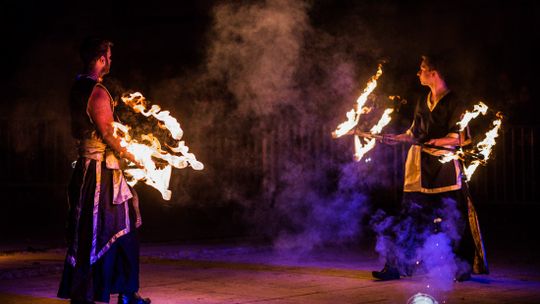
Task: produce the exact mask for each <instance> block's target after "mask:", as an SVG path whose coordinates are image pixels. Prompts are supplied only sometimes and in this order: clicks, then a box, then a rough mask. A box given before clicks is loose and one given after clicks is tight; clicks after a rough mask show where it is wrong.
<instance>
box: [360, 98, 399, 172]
mask: <svg viewBox="0 0 540 304" xmlns="http://www.w3.org/2000/svg"><path fill="white" fill-rule="evenodd" d="M392 112H394V109H391V108H389V109H386V110H384V113H383V115H382V116H381V119H379V122H377V124H376V125H374V126H373V127H372V128H371V130H370V132H371V133H372V134H379V133H381V132H382V129H383V128H384V127H385V126H386V125H387V124H388V123H390V121H391V120H392V117H391V116H390V114H392ZM375 143H376V140H375V139H374V138H371V139H369V140H367V142H366V143H365V144H362V140H361V139H360V137H359V136H358V135H354V160H356V161H360V160H361V159H362V157H364V155H365V154H366V153H367V152H369V151H370V150H371V149H373V148H374V147H375Z"/></svg>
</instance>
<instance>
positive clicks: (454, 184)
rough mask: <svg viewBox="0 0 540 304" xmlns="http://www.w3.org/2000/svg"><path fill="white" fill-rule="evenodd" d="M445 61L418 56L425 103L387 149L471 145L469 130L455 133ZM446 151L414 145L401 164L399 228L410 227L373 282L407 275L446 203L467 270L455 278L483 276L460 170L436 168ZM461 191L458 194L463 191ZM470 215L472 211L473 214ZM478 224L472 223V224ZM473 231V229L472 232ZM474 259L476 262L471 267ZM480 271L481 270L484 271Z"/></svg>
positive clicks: (456, 105)
mask: <svg viewBox="0 0 540 304" xmlns="http://www.w3.org/2000/svg"><path fill="white" fill-rule="evenodd" d="M445 63H446V62H445V61H443V60H441V59H440V58H437V57H434V56H422V61H421V64H420V70H419V71H418V73H417V76H418V78H419V80H420V83H421V85H423V86H427V87H429V89H430V92H429V93H428V95H427V97H426V98H425V99H422V100H420V101H419V102H418V104H417V106H416V109H415V113H414V119H413V123H412V126H411V127H410V128H409V129H408V130H407V131H406V132H405V133H403V134H399V135H394V136H390V137H389V139H390V140H389V141H387V142H388V143H392V142H393V143H397V142H399V141H401V142H403V141H416V142H420V143H424V144H428V145H434V146H442V147H446V148H454V147H457V146H464V145H466V144H467V143H468V142H470V136H469V135H468V130H467V129H465V130H464V131H462V132H460V130H459V127H458V125H456V123H457V122H458V121H459V119H460V116H461V114H462V111H461V109H462V108H463V105H462V104H460V101H459V99H458V97H457V96H456V94H455V93H454V92H452V91H450V89H449V87H448V85H447V80H446V78H445V76H447V75H448V74H447V70H446V68H447V66H446V65H445ZM445 153H448V151H443V150H437V149H431V148H426V147H421V146H418V145H413V146H411V147H410V149H409V152H408V155H407V160H406V163H405V178H404V189H403V192H404V193H403V201H402V210H401V215H400V221H401V224H404V223H405V221H406V220H408V221H410V222H407V223H412V227H409V228H408V229H409V232H410V233H409V234H408V235H407V236H406V237H402V236H401V237H397V236H394V242H395V244H396V247H397V248H398V249H397V250H400V251H403V252H402V253H401V255H400V254H398V253H396V252H394V253H391V255H388V256H387V257H386V259H387V261H386V265H385V267H384V268H383V269H382V270H381V271H373V272H372V274H373V277H375V278H377V279H380V280H395V279H399V278H400V275H411V274H412V273H413V269H414V265H415V264H416V256H415V252H416V250H417V249H419V248H420V247H421V246H422V241H423V240H422V236H421V234H422V233H423V232H425V231H434V230H436V229H438V228H437V227H438V226H437V225H438V223H440V221H445V220H446V219H447V218H446V217H450V215H449V214H443V213H444V212H447V211H444V206H445V202H448V199H451V200H453V201H455V202H456V208H457V209H458V212H459V214H460V219H459V220H458V221H457V222H458V223H457V225H456V226H457V227H456V229H457V233H458V238H459V240H454V241H455V242H454V244H452V245H453V248H454V253H455V254H456V256H457V257H458V258H460V259H461V260H462V261H464V262H466V263H468V267H466V268H465V269H463V267H458V268H460V269H459V270H458V271H457V273H456V274H455V279H456V280H458V281H464V280H469V279H470V277H471V266H472V265H473V264H474V263H475V262H476V264H477V265H474V266H475V267H474V270H475V272H479V273H480V272H481V273H487V265H486V264H482V266H479V265H478V264H479V260H478V258H477V256H476V257H475V255H478V254H481V257H482V259H481V260H482V261H481V262H483V263H485V255H484V253H483V248H482V253H478V246H476V248H475V242H476V241H477V240H475V239H477V238H479V240H478V241H479V242H481V237H480V234H479V229H478V230H472V231H474V232H475V235H474V238H475V239H474V240H473V234H472V233H471V229H470V225H469V216H470V215H471V213H470V212H471V210H468V208H473V207H472V204H471V202H469V199H468V197H465V195H467V196H468V192H467V191H468V190H467V189H466V186H467V185H466V181H465V180H462V168H461V165H460V163H459V162H458V161H457V160H454V161H450V162H447V163H441V162H440V161H439V156H440V155H441V154H445ZM462 187H463V189H462ZM472 212H474V210H473V211H472ZM473 215H474V219H476V214H473ZM476 223H477V222H476ZM475 227H477V226H475ZM475 258H476V261H475ZM484 266H485V267H484Z"/></svg>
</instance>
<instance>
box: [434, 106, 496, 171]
mask: <svg viewBox="0 0 540 304" xmlns="http://www.w3.org/2000/svg"><path fill="white" fill-rule="evenodd" d="M487 110H488V106H487V105H486V104H484V103H483V102H479V103H478V104H476V105H474V108H473V111H472V112H469V111H466V112H465V113H464V114H463V118H462V119H461V120H460V121H459V122H458V123H457V125H458V126H459V127H460V131H463V130H465V128H466V127H467V126H468V125H469V122H470V121H471V120H473V119H475V118H476V117H478V115H480V114H482V115H486V113H487ZM496 117H497V119H495V120H494V121H493V122H492V125H493V127H492V128H491V129H490V130H489V131H487V132H486V136H485V138H484V139H483V140H482V141H481V142H479V143H478V144H476V147H475V148H473V149H474V150H475V151H474V152H475V153H476V154H477V155H480V156H481V159H473V160H472V161H471V162H470V163H469V164H468V165H465V164H463V171H464V174H465V176H466V177H467V179H468V180H470V179H471V177H472V175H473V174H474V172H475V171H476V168H478V166H479V165H483V164H486V162H487V160H488V159H489V157H490V155H491V151H492V150H493V146H495V144H496V143H497V142H496V141H495V138H497V137H498V136H499V130H500V128H501V125H502V114H501V113H500V112H498V113H497V114H496ZM455 159H461V160H462V161H463V160H465V154H464V153H463V151H457V152H456V153H448V154H445V155H444V156H443V157H441V159H440V161H441V162H443V163H445V162H449V161H451V160H455Z"/></svg>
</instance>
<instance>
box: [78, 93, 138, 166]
mask: <svg viewBox="0 0 540 304" xmlns="http://www.w3.org/2000/svg"><path fill="white" fill-rule="evenodd" d="M87 110H88V114H89V115H90V118H91V119H92V122H93V123H94V125H95V126H96V129H97V131H98V133H99V134H100V135H101V137H102V138H103V141H104V142H105V143H106V144H107V145H108V146H109V147H111V149H113V150H114V151H115V152H117V153H118V155H120V156H121V157H123V158H126V159H128V160H129V161H131V162H133V163H137V161H135V157H134V156H133V154H131V153H129V152H127V150H126V148H124V147H122V146H121V145H120V140H119V139H118V138H116V137H114V135H113V132H114V129H113V126H112V123H113V121H114V120H113V113H112V109H111V100H110V96H109V94H108V93H107V91H105V90H104V89H103V88H101V87H99V86H96V87H94V90H93V91H92V94H91V95H90V98H89V99H88V108H87Z"/></svg>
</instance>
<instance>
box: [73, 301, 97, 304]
mask: <svg viewBox="0 0 540 304" xmlns="http://www.w3.org/2000/svg"><path fill="white" fill-rule="evenodd" d="M69 303H70V304H96V303H94V302H92V301H85V300H71V301H69Z"/></svg>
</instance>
